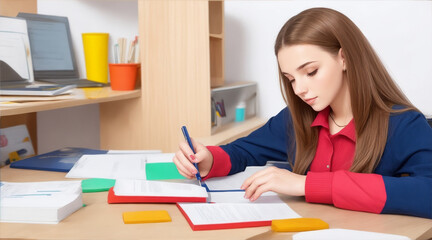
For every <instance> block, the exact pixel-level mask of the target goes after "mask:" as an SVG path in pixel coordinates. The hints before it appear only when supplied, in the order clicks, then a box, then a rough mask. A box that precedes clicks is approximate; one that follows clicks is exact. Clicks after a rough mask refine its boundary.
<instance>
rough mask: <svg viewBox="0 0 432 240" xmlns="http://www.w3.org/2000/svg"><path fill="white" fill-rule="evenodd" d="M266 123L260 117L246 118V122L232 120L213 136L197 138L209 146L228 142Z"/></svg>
mask: <svg viewBox="0 0 432 240" xmlns="http://www.w3.org/2000/svg"><path fill="white" fill-rule="evenodd" d="M265 123H266V120H265V119H262V118H259V117H253V118H250V119H246V120H245V121H244V122H232V123H228V124H226V125H224V126H222V127H221V128H220V129H218V130H217V132H215V133H214V134H212V135H211V136H208V137H201V138H197V140H198V141H199V142H201V143H202V144H204V145H207V146H216V145H221V144H227V143H229V142H232V141H234V140H236V139H237V138H240V137H243V136H246V135H248V134H249V133H251V132H253V131H254V130H256V129H258V128H260V127H261V126H263V125H264V124H265Z"/></svg>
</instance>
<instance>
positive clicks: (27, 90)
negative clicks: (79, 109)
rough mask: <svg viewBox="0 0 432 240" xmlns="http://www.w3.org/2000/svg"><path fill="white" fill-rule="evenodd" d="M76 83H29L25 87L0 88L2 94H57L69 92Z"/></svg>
mask: <svg viewBox="0 0 432 240" xmlns="http://www.w3.org/2000/svg"><path fill="white" fill-rule="evenodd" d="M75 87H76V85H28V86H23V87H9V88H0V95H25V96H57V95H61V94H68V93H70V92H68V90H70V89H72V88H75Z"/></svg>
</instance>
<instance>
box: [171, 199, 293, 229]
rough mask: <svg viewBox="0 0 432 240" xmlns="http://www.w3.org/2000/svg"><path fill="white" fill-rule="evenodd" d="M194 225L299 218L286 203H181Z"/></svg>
mask: <svg viewBox="0 0 432 240" xmlns="http://www.w3.org/2000/svg"><path fill="white" fill-rule="evenodd" d="M178 205H179V206H180V207H181V208H182V209H183V210H184V212H185V213H186V214H187V216H188V217H189V219H190V220H191V221H192V223H193V224H194V225H207V224H209V225H211V224H224V223H242V222H258V221H271V220H273V219H286V218H299V217H300V215H298V214H297V213H296V212H295V211H294V210H292V209H291V208H290V207H289V206H288V205H287V204H286V203H216V204H211V203H179V204H178Z"/></svg>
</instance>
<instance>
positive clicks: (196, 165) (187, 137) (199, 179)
mask: <svg viewBox="0 0 432 240" xmlns="http://www.w3.org/2000/svg"><path fill="white" fill-rule="evenodd" d="M181 130H182V132H183V136H184V138H185V140H186V142H188V144H189V147H190V148H191V149H192V152H193V153H194V154H195V153H196V152H195V149H194V147H193V145H192V141H191V139H190V137H189V133H188V130H187V128H186V126H183V127H181ZM194 166H195V168H196V169H197V174H196V178H197V179H198V183H199V185H200V186H202V184H201V175H200V172H199V169H198V164H197V163H194Z"/></svg>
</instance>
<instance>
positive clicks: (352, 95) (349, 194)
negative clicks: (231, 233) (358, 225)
mask: <svg viewBox="0 0 432 240" xmlns="http://www.w3.org/2000/svg"><path fill="white" fill-rule="evenodd" d="M275 53H276V57H277V60H278V65H279V75H280V85H281V90H282V95H283V96H284V99H285V102H286V103H287V106H288V107H287V108H285V109H283V110H282V111H281V112H280V113H279V114H278V115H276V116H274V117H272V118H271V119H270V120H269V121H268V122H267V123H266V124H265V125H264V126H263V127H261V128H260V129H258V130H256V131H254V132H253V133H251V134H250V135H249V136H247V137H244V138H240V139H238V140H236V141H234V142H232V143H230V144H227V145H223V146H220V147H217V146H208V147H205V146H203V145H202V144H200V143H198V142H196V141H193V145H194V147H195V149H196V154H195V155H194V154H193V152H192V150H191V149H190V148H189V146H188V145H187V143H186V142H182V143H180V150H179V151H178V152H177V153H176V156H175V157H174V159H173V160H174V163H175V164H176V165H177V168H178V170H179V172H180V173H181V174H182V175H183V176H185V177H188V178H193V177H195V175H194V174H195V173H196V169H195V168H194V166H193V164H192V163H198V167H199V170H200V173H201V175H202V176H203V177H204V176H205V178H210V177H216V176H225V175H229V174H234V173H237V172H240V171H243V170H244V169H245V168H246V166H250V165H265V164H266V162H267V161H270V160H272V161H289V162H290V163H291V167H290V168H289V169H280V168H275V167H270V168H267V169H265V170H262V171H260V172H257V173H256V174H254V175H252V176H251V177H250V178H248V179H247V180H246V181H245V182H244V183H243V185H242V188H243V189H244V190H245V197H246V198H248V199H250V200H251V201H254V200H256V199H257V198H258V197H259V196H260V195H261V194H262V193H263V192H266V191H274V192H277V193H280V194H287V195H294V196H305V199H306V201H307V202H312V203H324V204H333V205H334V206H336V207H339V208H344V209H350V210H356V211H365V212H373V213H395V214H407V215H413V216H420V217H426V218H432V129H431V127H430V126H429V125H428V123H427V121H426V119H425V117H424V116H423V115H422V114H421V113H420V112H419V111H418V110H417V109H416V108H415V107H414V106H413V105H412V104H411V103H410V102H409V100H408V99H407V98H406V97H405V96H404V94H403V93H402V92H401V91H400V90H399V88H398V87H397V85H396V84H395V83H394V81H393V80H392V78H391V77H390V75H389V74H388V72H387V71H386V69H385V68H384V66H383V64H382V62H381V61H380V59H379V58H378V56H377V55H376V53H375V52H374V50H373V49H372V47H371V45H370V44H369V42H368V41H367V39H366V38H365V36H364V35H363V34H362V33H361V31H360V30H359V29H358V27H357V26H356V25H355V24H354V23H353V22H352V21H351V20H350V19H348V18H347V17H346V16H345V15H343V14H341V13H339V12H337V11H335V10H332V9H327V8H313V9H308V10H305V11H303V12H301V13H300V14H298V15H296V16H294V17H293V18H291V19H290V20H288V22H287V23H286V24H285V25H284V26H283V27H282V29H281V30H280V32H279V35H278V36H277V39H276V43H275Z"/></svg>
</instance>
